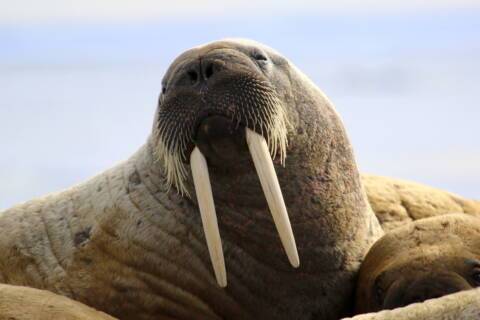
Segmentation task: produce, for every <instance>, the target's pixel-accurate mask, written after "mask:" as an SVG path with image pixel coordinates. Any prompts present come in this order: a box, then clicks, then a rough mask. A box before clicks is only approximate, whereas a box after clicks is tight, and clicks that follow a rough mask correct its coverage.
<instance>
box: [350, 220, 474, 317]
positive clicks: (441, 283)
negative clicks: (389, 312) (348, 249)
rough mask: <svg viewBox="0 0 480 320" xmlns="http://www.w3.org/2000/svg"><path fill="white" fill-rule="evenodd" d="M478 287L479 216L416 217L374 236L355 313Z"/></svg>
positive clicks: (358, 289) (359, 287)
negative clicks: (380, 235)
mask: <svg viewBox="0 0 480 320" xmlns="http://www.w3.org/2000/svg"><path fill="white" fill-rule="evenodd" d="M479 286H480V219H479V218H478V217H472V216H468V215H465V214H448V215H443V216H437V217H431V218H425V219H420V220H417V221H415V222H412V223H409V224H407V225H405V226H403V227H399V228H397V229H395V230H393V231H391V232H389V233H387V234H386V235H384V236H383V237H382V238H381V239H380V240H378V241H377V242H376V243H375V244H374V245H373V246H372V248H371V249H370V251H369V252H368V254H367V256H366V258H365V260H364V261H363V263H362V267H361V269H360V274H359V280H358V285H357V292H356V308H355V309H356V312H357V313H366V312H376V311H379V310H383V309H395V308H399V307H404V306H407V305H409V304H412V303H418V302H423V301H425V300H429V299H434V298H438V297H442V296H445V295H449V294H452V293H455V292H459V291H463V290H470V289H473V288H476V287H479Z"/></svg>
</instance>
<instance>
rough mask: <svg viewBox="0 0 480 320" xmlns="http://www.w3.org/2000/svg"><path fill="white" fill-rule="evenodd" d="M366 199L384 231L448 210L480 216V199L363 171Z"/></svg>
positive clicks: (449, 211) (447, 211)
mask: <svg viewBox="0 0 480 320" xmlns="http://www.w3.org/2000/svg"><path fill="white" fill-rule="evenodd" d="M362 182H363V185H364V187H365V191H366V192H367V196H368V200H369V202H370V205H371V206H372V209H373V211H375V214H376V216H377V218H378V220H379V222H380V224H381V226H382V228H383V230H384V231H385V232H389V231H390V230H393V229H395V228H397V227H399V226H403V225H405V224H407V223H408V222H411V221H415V220H418V219H423V218H428V217H434V216H438V215H443V214H447V213H453V212H456V213H465V214H467V215H472V216H477V217H480V201H474V200H469V199H464V198H462V197H460V196H457V195H455V194H452V193H450V192H446V191H442V190H438V189H435V188H432V187H429V186H425V185H421V184H419V183H415V182H410V181H404V180H400V179H393V178H387V177H381V176H373V175H368V174H362Z"/></svg>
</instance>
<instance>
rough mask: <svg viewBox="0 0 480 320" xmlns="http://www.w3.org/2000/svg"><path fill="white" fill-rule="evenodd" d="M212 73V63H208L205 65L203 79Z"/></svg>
mask: <svg viewBox="0 0 480 320" xmlns="http://www.w3.org/2000/svg"><path fill="white" fill-rule="evenodd" d="M213 73H214V68H213V63H208V64H207V66H206V67H205V73H204V75H205V79H209V78H210V77H211V76H213Z"/></svg>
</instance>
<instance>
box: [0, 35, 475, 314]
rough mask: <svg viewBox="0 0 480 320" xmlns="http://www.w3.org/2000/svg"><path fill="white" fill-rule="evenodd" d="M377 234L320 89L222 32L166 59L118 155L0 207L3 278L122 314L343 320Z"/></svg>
mask: <svg viewBox="0 0 480 320" xmlns="http://www.w3.org/2000/svg"><path fill="white" fill-rule="evenodd" d="M269 153H271V154H272V156H273V161H272V159H271V158H270V156H269ZM275 171H276V174H275ZM279 185H280V186H281V187H282V191H283V195H282V192H281V191H280V187H279ZM212 193H213V196H212ZM285 204H287V207H286V206H285ZM286 209H288V214H287V210H286ZM270 213H271V214H272V216H273V221H272V218H270ZM220 232H221V233H220ZM382 233H383V232H382V229H381V228H380V226H379V224H378V220H377V219H376V217H375V215H374V213H373V212H372V210H371V208H370V206H369V203H368V201H367V197H366V195H365V192H364V190H363V187H362V183H361V181H360V177H359V173H358V169H357V166H356V164H355V159H354V156H353V152H352V148H351V145H350V142H349V140H348V138H347V136H346V133H345V130H344V128H343V125H342V122H341V120H340V119H339V116H338V115H337V113H336V111H335V110H334V108H333V106H332V104H331V103H330V102H329V101H328V99H327V98H326V97H325V96H324V95H323V94H322V93H321V92H320V91H319V89H318V88H317V87H316V86H315V85H313V84H312V83H311V81H310V80H309V79H308V78H307V77H306V76H305V75H303V74H302V73H301V72H300V71H299V70H298V69H297V68H295V67H294V66H293V65H292V64H291V63H290V62H289V61H288V60H287V59H285V58H284V57H282V56H281V55H279V54H278V53H276V52H275V51H273V50H272V49H269V48H267V47H265V46H263V45H261V44H258V43H254V42H251V41H245V40H226V41H220V42H214V43H210V44H207V45H204V46H201V47H196V48H193V49H191V50H188V51H187V52H185V53H183V54H182V55H180V56H179V57H178V58H177V59H176V60H175V61H174V62H173V64H172V65H171V67H170V68H169V70H168V72H167V74H166V75H165V77H164V80H163V89H162V94H161V96H160V99H159V105H158V110H157V112H156V113H155V120H154V124H153V130H152V134H151V136H150V137H149V138H148V139H147V142H146V144H145V145H144V146H143V147H141V148H140V149H139V150H138V151H137V152H136V153H135V154H134V155H133V156H132V157H131V158H130V159H129V160H127V161H125V162H124V163H121V164H119V165H117V166H116V167H114V168H112V169H110V170H108V171H106V172H104V173H102V174H100V175H98V176H97V177H94V178H93V179H91V180H89V181H87V182H85V183H83V184H80V185H78V186H75V187H73V188H71V189H68V190H66V191H63V192H60V193H56V194H50V195H48V196H46V197H44V198H40V199H36V200H33V201H30V202H27V203H24V204H22V205H19V206H16V207H14V208H11V209H9V210H7V211H5V212H3V213H1V214H0V255H1V256H2V257H3V258H2V259H1V260H0V281H1V282H4V283H10V284H16V285H24V286H30V287H36V288H42V289H46V290H49V291H52V292H56V293H60V294H62V295H66V296H68V297H71V298H73V299H75V300H77V301H80V302H84V303H86V304H88V305H90V306H93V307H95V308H97V309H100V310H102V311H105V312H107V313H109V314H112V315H114V316H117V317H119V318H122V319H220V318H223V319H252V318H262V319H338V318H340V317H341V316H342V315H343V314H347V313H348V312H349V311H350V308H351V306H352V298H351V297H352V295H353V287H354V282H355V276H356V273H357V271H358V269H359V265H360V263H361V261H362V260H363V258H364V256H365V254H366V252H367V250H368V249H369V247H370V246H371V244H372V243H373V242H374V241H375V240H377V239H378V238H379V237H380V236H381V235H382ZM207 248H208V249H207ZM285 253H286V256H285ZM290 265H292V266H293V267H296V269H295V268H292V267H291V266H290ZM211 266H213V272H212V269H211ZM469 301H470V300H468V301H467V300H466V302H465V303H470V302H469Z"/></svg>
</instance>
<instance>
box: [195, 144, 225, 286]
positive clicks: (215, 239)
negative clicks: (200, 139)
mask: <svg viewBox="0 0 480 320" xmlns="http://www.w3.org/2000/svg"><path fill="white" fill-rule="evenodd" d="M190 167H191V168H192V176H193V183H194V185H195V192H196V193H197V200H198V206H199V208H200V215H201V217H202V224H203V231H204V233H205V239H206V240H207V247H208V251H209V253H210V259H211V261H212V265H213V270H214V272H215V277H216V278H217V283H218V285H219V286H220V287H222V288H224V287H226V286H227V272H226V271H225V260H224V258H223V249H222V239H221V238H220V232H219V231H218V222H217V213H216V212H215V204H214V202H213V195H212V186H211V184H210V177H209V175H208V166H207V161H206V159H205V157H204V156H203V154H202V153H201V152H200V150H199V149H198V147H195V149H194V150H193V151H192V154H191V155H190Z"/></svg>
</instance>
